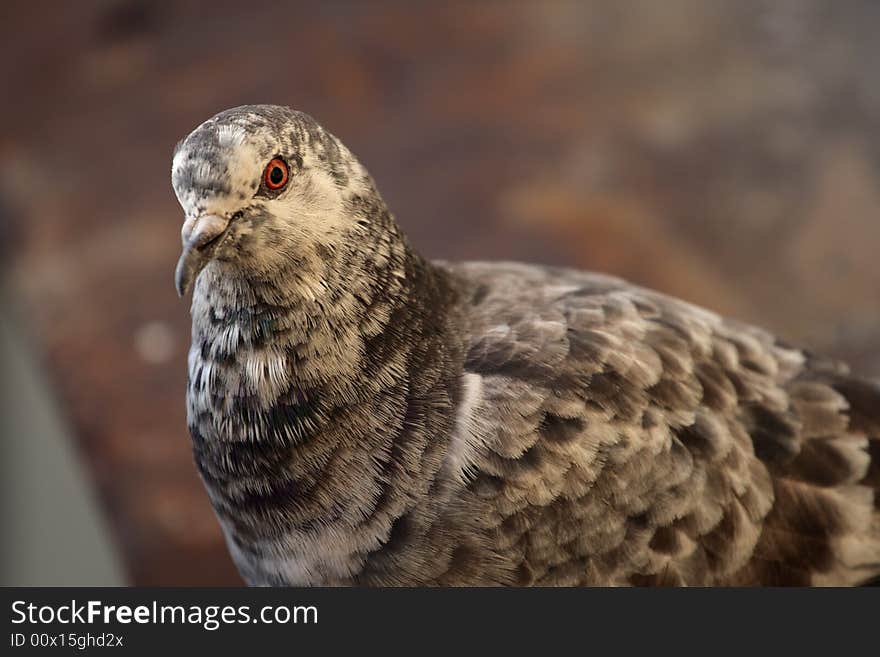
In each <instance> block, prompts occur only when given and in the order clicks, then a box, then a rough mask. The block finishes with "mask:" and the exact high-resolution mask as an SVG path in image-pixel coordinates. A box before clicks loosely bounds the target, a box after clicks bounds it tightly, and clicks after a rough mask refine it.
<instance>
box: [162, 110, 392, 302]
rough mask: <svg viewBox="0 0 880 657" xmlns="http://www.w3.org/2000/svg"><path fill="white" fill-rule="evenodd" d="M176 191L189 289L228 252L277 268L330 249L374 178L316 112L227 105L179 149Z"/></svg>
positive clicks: (255, 266)
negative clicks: (323, 125) (321, 123)
mask: <svg viewBox="0 0 880 657" xmlns="http://www.w3.org/2000/svg"><path fill="white" fill-rule="evenodd" d="M171 181H172V185H173V186H174V193H175V194H176V195H177V199H178V201H179V202H180V205H181V206H182V207H183V211H184V214H185V220H184V224H183V229H182V231H181V233H182V238H183V253H182V254H181V256H180V260H179V261H178V263H177V272H176V275H175V283H176V286H177V291H178V293H179V294H181V295H183V294H185V293H186V291H187V290H188V289H189V288H190V286H191V285H192V283H193V282H194V281H195V279H196V277H197V276H198V274H199V272H201V271H202V269H204V268H205V266H206V265H208V264H209V263H211V262H214V261H216V262H222V263H226V264H228V265H231V266H233V267H237V268H239V269H240V270H241V271H243V272H245V273H247V274H250V275H253V276H258V277H264V278H271V276H272V274H273V272H274V271H277V270H278V268H279V267H281V266H283V265H284V264H285V261H287V262H288V264H289V261H290V260H292V259H293V260H295V261H297V262H304V263H306V262H308V261H309V260H310V259H314V258H316V257H318V256H319V255H320V254H321V253H327V252H329V251H332V250H333V249H334V248H335V247H336V246H337V245H338V244H339V243H340V242H341V241H342V240H343V239H344V238H345V237H346V235H347V234H348V233H349V232H350V231H351V230H355V229H356V228H357V225H358V223H357V221H356V220H355V219H354V218H353V215H352V212H351V211H350V208H351V205H352V203H356V202H357V199H359V198H363V197H364V196H369V195H370V194H372V193H375V192H374V187H373V184H372V181H371V180H370V177H369V175H368V174H367V172H366V171H365V170H364V168H363V167H362V166H361V165H360V164H359V163H358V161H357V160H356V159H355V157H354V156H353V155H352V154H351V153H350V152H349V151H348V149H346V148H345V146H344V145H343V144H342V143H341V142H340V141H339V140H338V139H336V137H334V136H333V135H331V134H330V133H328V132H326V131H325V130H324V129H323V128H321V126H319V125H318V124H317V123H316V122H315V121H314V119H312V118H311V117H310V116H308V115H306V114H303V113H302V112H297V111H294V110H291V109H289V108H287V107H279V106H276V105H247V106H243V107H236V108H234V109H230V110H226V111H225V112H221V113H220V114H218V115H216V116H215V117H213V118H211V119H209V120H208V121H206V122H205V123H203V124H201V125H200V126H198V127H197V128H196V129H195V130H193V132H191V133H190V134H189V135H188V136H187V137H186V138H185V139H184V140H183V141H181V142H180V143H179V144H178V146H177V148H176V149H175V151H174V159H173V163H172V168H171Z"/></svg>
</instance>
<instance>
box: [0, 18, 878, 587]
mask: <svg viewBox="0 0 880 657" xmlns="http://www.w3.org/2000/svg"><path fill="white" fill-rule="evenodd" d="M878 33H880V3H878V2H875V1H874V0H861V1H857V0H850V1H843V2H834V1H827V2H822V1H819V0H745V1H737V0H730V1H728V2H724V1H721V0H718V1H709V0H664V1H663V2H656V1H654V0H626V1H617V2H605V1H599V0H596V1H593V2H587V1H580V2H578V1H572V2H553V1H546V2H545V1H531V2H514V1H505V2H442V3H441V2H435V3H428V2H406V1H401V2H331V1H327V2H314V3H300V2H290V3H284V2H268V1H259V2H252V1H248V2H243V1H241V0H239V1H236V2H224V1H218V2H205V3H199V2H176V3H170V2H168V3H160V2H155V3H154V2H148V1H146V0H80V1H78V2H69V3H68V2H49V3H33V2H29V1H26V0H21V1H20V0H12V1H10V0H5V1H4V2H3V3H2V8H0V80H2V98H3V100H2V101H0V249H2V257H3V261H4V263H5V271H6V276H5V279H4V280H5V283H4V292H3V307H2V311H0V314H2V316H3V318H4V320H3V321H4V326H5V329H4V330H5V331H6V337H7V338H8V339H6V342H5V345H6V346H5V349H6V351H5V355H4V356H3V358H2V362H3V365H2V366H0V369H2V370H3V380H4V384H3V385H4V395H3V397H4V398H6V403H7V406H8V407H9V408H8V409H7V414H6V417H7V421H6V423H5V424H4V425H3V427H4V428H3V431H4V433H3V435H2V441H3V452H2V455H0V456H2V458H3V462H4V464H5V465H4V467H5V472H6V474H5V475H4V477H3V479H4V483H3V488H2V490H0V492H2V497H3V500H4V505H5V506H4V508H5V518H6V520H5V521H4V526H5V527H6V529H5V530H3V532H0V535H2V536H3V538H2V541H3V543H4V555H5V556H4V558H5V560H6V563H7V566H6V571H5V575H4V577H5V579H6V581H7V582H8V581H15V579H16V577H17V578H18V579H21V578H23V577H25V574H24V571H20V570H16V571H12V570H10V569H11V568H13V566H11V565H9V564H10V563H12V560H13V558H14V556H15V555H14V554H13V553H14V552H15V554H18V555H19V556H18V557H15V558H21V555H22V554H24V555H25V557H28V558H30V559H31V561H35V562H36V564H35V566H36V569H37V570H36V572H37V573H38V574H39V573H42V574H43V575H44V579H45V578H47V577H49V578H50V575H49V573H51V572H54V571H52V569H51V568H50V566H51V565H52V564H56V566H57V564H62V566H61V567H62V568H63V569H65V570H66V571H71V570H72V571H76V572H77V573H79V575H80V577H81V578H88V577H89V575H88V573H89V572H91V571H89V570H88V568H87V567H86V566H80V565H77V561H76V559H75V557H77V556H78V555H80V556H82V555H85V557H88V558H91V559H93V560H97V561H98V562H100V563H104V564H111V567H110V570H111V572H110V573H109V574H107V573H104V574H105V575H106V578H105V579H104V580H102V581H108V582H117V581H124V582H128V583H134V584H236V583H239V582H240V580H239V578H238V576H237V574H236V573H235V571H234V568H233V567H232V565H231V563H230V561H229V559H228V557H227V555H226V551H225V548H224V546H223V543H222V539H221V536H220V533H219V529H218V527H217V524H216V522H215V520H214V517H213V514H212V512H211V510H210V507H209V504H208V500H207V497H206V495H205V494H204V492H203V489H202V486H201V482H200V481H199V479H198V477H197V474H196V471H195V469H194V467H193V465H192V462H191V456H190V446H189V438H188V435H187V432H186V425H185V411H184V385H185V360H186V359H185V354H186V350H187V348H188V343H189V315H188V302H187V301H181V300H179V299H178V298H177V297H176V295H175V292H174V288H173V285H172V273H173V269H174V265H175V262H176V259H177V257H178V253H179V228H180V223H181V221H182V216H181V212H180V210H179V208H178V206H177V205H176V202H175V199H174V197H173V194H172V192H171V188H170V184H169V168H170V157H171V151H172V148H173V146H174V144H175V143H176V141H177V140H178V139H180V138H181V137H183V136H184V135H185V134H186V133H187V132H189V131H190V130H191V129H192V128H193V127H194V126H195V125H197V124H198V123H200V122H201V121H203V120H204V119H206V118H208V117H209V116H211V115H213V114H214V113H216V112H217V111H219V110H221V109H224V108H226V107H230V106H234V105H239V104H244V103H255V102H272V103H279V104H288V105H291V106H294V107H296V108H298V109H302V110H305V111H307V112H309V113H310V114H312V115H314V116H315V117H317V118H318V119H319V120H320V121H321V122H322V123H323V124H324V125H325V126H326V127H327V128H329V129H330V130H331V131H333V132H334V133H336V134H337V135H339V136H340V137H341V138H342V139H343V140H344V141H345V142H346V144H348V146H349V147H350V148H351V149H352V150H353V151H354V152H355V153H356V154H358V155H359V157H360V158H361V160H362V161H363V162H364V163H366V164H367V166H368V168H369V169H370V170H371V172H372V173H373V175H374V177H375V178H376V180H377V181H378V184H379V187H380V189H381V190H382V192H383V194H384V196H385V198H386V200H387V201H388V203H389V205H390V206H391V208H392V210H393V211H394V212H395V214H396V215H397V217H398V219H399V221H400V223H401V224H402V225H403V227H404V228H405V230H406V231H407V232H408V233H409V235H410V236H411V238H412V241H413V242H414V244H415V245H416V246H417V247H418V248H420V249H421V250H422V251H423V252H424V253H425V254H427V255H429V256H432V257H442V258H446V259H474V258H486V259H501V258H504V259H521V260H528V261H534V262H544V263H555V264H564V265H571V266H575V267H581V268H590V269H598V270H604V271H608V272H612V273H614V274H618V275H621V276H624V277H627V278H629V279H631V280H633V281H636V282H638V283H642V284H645V285H648V286H651V287H654V288H658V289H660V290H663V291H665V292H668V293H671V294H674V295H678V296H681V297H684V298H686V299H689V300H691V301H694V302H696V303H699V304H703V305H705V306H708V307H710V308H712V309H714V310H717V311H719V312H722V313H727V314H730V315H733V316H736V317H739V318H741V319H745V320H748V321H751V322H756V323H759V324H762V325H765V326H767V327H769V328H771V329H773V330H775V331H777V332H779V333H780V334H782V335H784V336H785V337H786V338H788V339H789V340H790V341H793V342H799V343H803V344H806V345H809V346H810V347H813V348H814V349H816V350H820V351H824V352H827V353H829V354H832V355H834V356H839V357H841V358H845V359H846V360H848V361H850V362H851V364H852V366H853V368H854V369H855V370H857V371H859V372H861V373H864V374H868V375H880V303H878V301H880V265H878V260H877V258H878V246H880V217H878V210H880V76H878V74H877V64H878V62H880V39H878V38H877V34H878ZM28 381H30V382H31V383H28ZM33 381H36V382H37V383H33ZM32 383H33V385H32ZM13 417H14V418H17V419H15V421H14V422H13V421H12V420H10V418H13ZM47 418H48V420H47ZM50 435H52V436H56V435H57V436H60V438H57V439H55V438H53V441H54V442H52V441H49V440H48V439H47V436H50ZM22 450H24V451H27V450H30V451H29V452H28V454H30V456H27V457H23V456H21V453H22ZM16 455H17V456H16ZM53 461H60V462H62V463H60V464H59V463H54V465H53ZM68 461H69V463H68ZM65 464H66V465H65ZM71 464H72V465H71ZM58 468H61V470H58ZM64 468H67V470H65V469H64ZM71 468H72V469H71ZM68 471H69V472H72V473H73V474H69V472H68ZM58 472H68V474H58ZM79 498H82V499H83V500H84V502H83V503H82V504H83V505H84V508H85V511H83V510H82V509H80V511H76V510H71V511H68V508H69V506H70V504H71V500H75V499H79ZM35 503H37V504H39V505H41V506H40V510H38V511H34V510H31V507H30V505H32V504H35ZM79 513H82V514H84V515H77V514H79ZM10 527H11V531H10ZM13 544H15V545H17V546H18V547H15V548H13V547H12V546H13ZM80 553H82V554H80ZM71 558H74V560H73V561H71V564H72V565H67V561H66V560H67V559H71ZM114 564H115V565H114ZM31 566H34V564H33V563H32V564H31ZM56 569H57V568H56ZM50 579H51V578H50ZM62 579H63V578H62ZM36 581H37V580H35V582H36ZM39 581H42V580H39Z"/></svg>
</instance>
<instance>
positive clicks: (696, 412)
mask: <svg viewBox="0 0 880 657" xmlns="http://www.w3.org/2000/svg"><path fill="white" fill-rule="evenodd" d="M444 266H445V267H447V268H448V269H450V270H451V271H452V272H453V273H454V275H455V276H457V277H458V278H459V280H461V281H463V283H462V286H463V289H465V290H466V293H465V296H464V301H463V303H464V304H465V306H466V312H465V314H466V316H467V318H468V328H467V333H468V347H467V356H466V361H465V365H464V368H465V374H464V380H465V381H467V382H468V386H467V391H466V395H465V396H464V399H463V401H462V403H461V404H460V406H459V413H460V415H459V427H460V428H461V430H462V431H467V437H466V439H463V440H462V443H461V445H460V449H459V457H460V459H461V461H462V462H463V465H462V470H463V476H464V477H466V478H467V481H468V482H469V483H468V484H467V489H466V492H465V493H463V494H462V495H461V497H460V499H459V500H458V507H457V513H458V516H457V519H456V515H455V513H456V511H453V510H451V511H450V512H449V518H453V519H454V520H450V521H449V522H450V526H451V525H452V523H455V522H458V523H461V522H463V520H462V519H463V518H476V519H477V520H476V521H474V524H475V525H476V526H475V527H474V530H475V531H474V532H473V533H472V534H471V538H470V539H468V538H461V537H459V538H458V539H456V540H458V542H459V543H460V544H459V545H458V547H457V551H455V554H456V557H455V558H454V559H453V560H452V564H453V565H452V567H450V569H449V571H448V572H447V573H446V575H445V579H444V580H443V581H444V583H450V584H456V583H470V582H472V581H475V578H474V576H473V573H474V572H475V571H479V572H481V573H484V574H488V573H492V568H493V564H496V565H497V564H502V563H503V564H507V565H506V566H503V567H501V566H499V571H498V573H496V575H497V579H499V580H504V579H509V580H512V581H511V583H517V584H541V585H578V584H588V585H626V584H637V585H639V584H660V585H663V584H671V585H725V584H728V585H749V584H762V585H810V584H814V585H815V584H831V585H840V584H853V583H859V582H862V581H865V580H867V579H869V578H871V577H872V576H874V575H876V574H877V573H878V572H880V516H878V513H877V507H876V505H875V495H876V493H877V489H878V486H880V386H878V385H877V384H876V383H872V382H869V381H866V380H861V379H858V378H856V377H853V376H850V375H849V374H848V372H847V370H846V369H845V367H843V366H841V365H839V364H837V363H834V362H831V361H828V360H822V359H818V358H816V357H814V356H812V355H811V354H809V353H807V352H805V351H802V350H799V349H795V348H791V347H789V346H787V345H785V344H783V343H781V342H779V341H778V340H776V339H775V338H774V337H773V336H772V335H770V334H768V333H767V332H764V331H762V330H759V329H756V328H754V327H750V326H746V325H743V324H739V323H734V322H731V321H729V320H724V319H722V318H720V317H718V316H717V315H715V314H713V313H711V312H708V311H705V310H702V309H700V308H697V307H694V306H691V305H689V304H686V303H684V302H681V301H677V300H674V299H671V298H668V297H665V296H663V295H661V294H657V293H654V292H650V291H648V290H644V289H641V288H638V287H635V286H632V285H629V284H627V283H625V282H623V281H620V280H618V279H614V278H611V277H606V276H601V275H595V274H589V273H585V272H578V271H571V270H563V269H551V268H539V267H531V266H527V265H519V264H488V263H469V264H460V265H444ZM453 507H455V505H453ZM443 535H444V532H443V531H439V532H438V536H443ZM476 537H478V538H476ZM438 541H440V542H442V540H441V539H438ZM485 555H493V556H492V557H491V558H487V557H486V556H485ZM511 564H514V565H515V567H513V568H511V567H510V565H511ZM502 571H504V572H502ZM490 578H491V577H490ZM479 579H481V578H479V577H477V578H476V580H479Z"/></svg>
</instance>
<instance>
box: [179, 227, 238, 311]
mask: <svg viewBox="0 0 880 657" xmlns="http://www.w3.org/2000/svg"><path fill="white" fill-rule="evenodd" d="M228 227H229V219H225V218H223V217H220V216H217V215H215V214H205V215H202V216H200V217H189V218H188V219H187V220H186V221H185V222H184V224H183V229H182V230H181V231H180V235H181V238H182V241H183V253H181V254H180V260H178V261H177V271H175V273H174V285H175V286H176V287H177V294H179V295H180V296H183V295H184V294H186V293H187V292H188V291H189V288H190V286H192V283H193V281H194V280H195V279H196V276H198V275H199V272H200V271H202V269H203V268H204V267H205V265H206V264H208V261H209V260H210V259H211V254H212V253H213V248H212V247H214V246H215V245H216V244H217V243H218V242H219V241H220V239H221V238H222V237H223V235H224V233H225V232H226V229H227V228H228Z"/></svg>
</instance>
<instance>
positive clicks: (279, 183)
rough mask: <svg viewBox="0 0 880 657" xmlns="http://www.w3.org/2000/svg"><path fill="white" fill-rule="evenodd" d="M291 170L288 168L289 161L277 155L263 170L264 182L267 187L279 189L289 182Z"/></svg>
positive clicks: (274, 189) (273, 189)
mask: <svg viewBox="0 0 880 657" xmlns="http://www.w3.org/2000/svg"><path fill="white" fill-rule="evenodd" d="M289 177H290V172H289V171H288V170H287V162H285V161H284V160H282V159H281V158H280V157H276V158H274V159H273V160H271V161H270V162H269V164H267V165H266V170H265V171H263V182H264V183H266V187H267V188H268V189H271V190H272V191H277V190H279V189H281V188H282V187H284V186H285V185H286V184H287V179H288V178H289Z"/></svg>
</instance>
